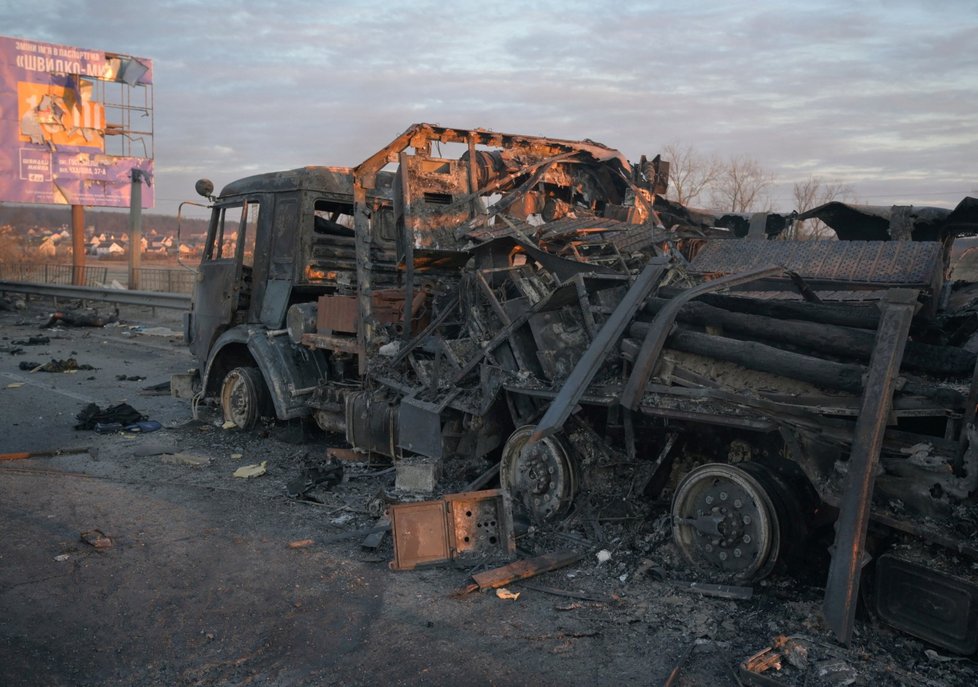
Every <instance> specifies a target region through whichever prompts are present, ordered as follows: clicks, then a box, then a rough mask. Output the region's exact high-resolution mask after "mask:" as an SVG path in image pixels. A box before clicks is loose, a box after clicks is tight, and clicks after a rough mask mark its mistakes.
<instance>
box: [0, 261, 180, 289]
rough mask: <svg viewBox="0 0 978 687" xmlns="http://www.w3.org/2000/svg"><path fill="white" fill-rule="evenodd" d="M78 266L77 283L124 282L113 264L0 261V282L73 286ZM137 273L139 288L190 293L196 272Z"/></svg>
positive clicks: (144, 269)
mask: <svg viewBox="0 0 978 687" xmlns="http://www.w3.org/2000/svg"><path fill="white" fill-rule="evenodd" d="M78 269H81V280H82V281H81V284H79V285H80V286H94V287H101V286H103V285H105V284H109V283H110V282H111V281H114V280H118V281H120V282H122V283H123V284H124V283H125V282H126V281H127V276H128V268H127V267H126V266H125V265H121V266H120V265H114V266H113V267H112V268H111V269H110V268H108V267H105V266H101V265H85V266H83V267H81V268H76V267H73V266H72V265H57V264H53V263H0V281H5V280H6V281H16V282H28V283H31V284H65V285H68V286H71V285H74V283H75V278H74V277H75V274H76V271H77V270H78ZM137 272H138V273H139V274H138V277H139V286H140V290H141V291H166V292H168V293H192V292H193V290H194V284H195V283H196V278H197V274H196V273H195V272H194V271H193V270H189V269H186V268H182V269H172V268H160V267H140V268H139V269H138V270H137Z"/></svg>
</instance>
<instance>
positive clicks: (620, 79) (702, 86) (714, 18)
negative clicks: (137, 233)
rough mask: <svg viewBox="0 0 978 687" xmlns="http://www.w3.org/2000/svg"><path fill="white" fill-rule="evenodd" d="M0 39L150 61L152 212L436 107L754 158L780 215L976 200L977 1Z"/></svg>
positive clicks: (37, 1)
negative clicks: (800, 191)
mask: <svg viewBox="0 0 978 687" xmlns="http://www.w3.org/2000/svg"><path fill="white" fill-rule="evenodd" d="M245 5H247V6H248V7H247V8H244V6H245ZM0 34H3V35H7V36H16V37H22V38H31V39H35V40H41V41H49V42H53V43H63V44H68V45H73V46H77V47H82V48H92V49H97V50H108V51H112V52H121V53H126V54H131V55H135V56H141V57H149V58H151V59H152V60H153V61H154V78H155V87H154V96H155V130H156V139H155V148H156V175H157V178H156V184H157V211H159V212H166V213H171V212H175V210H176V205H177V203H178V202H179V201H180V200H193V199H195V195H194V191H193V182H194V180H195V179H197V178H199V177H201V176H206V177H209V178H211V179H212V180H213V181H214V182H215V185H216V186H217V187H218V188H220V187H222V186H223V185H224V184H225V183H227V182H229V181H232V180H233V179H235V178H238V177H241V176H245V175H248V174H253V173H257V172H262V171H271V170H276V169H288V168H292V167H299V166H302V165H309V164H321V165H355V164H357V163H359V162H361V161H362V160H363V159H364V158H366V157H367V156H369V155H370V154H371V153H373V152H374V151H376V150H377V149H378V148H381V147H383V146H384V145H385V144H386V143H388V142H389V141H390V140H391V139H392V138H394V136H396V135H397V134H398V133H400V132H401V131H403V130H404V129H406V128H407V127H408V125H410V124H412V123H414V122H421V121H427V122H433V123H437V124H442V125H446V126H455V127H462V128H475V127H481V128H487V129H493V130H496V131H503V132H509V133H525V134H540V135H547V136H555V137H560V138H573V139H578V138H590V139H593V140H596V141H600V142H602V143H604V144H606V145H609V146H612V147H615V148H618V149H620V150H621V151H622V152H624V153H625V155H626V156H627V157H629V158H630V159H632V160H637V159H638V157H639V156H640V155H641V154H642V153H646V154H648V155H650V156H652V155H654V154H655V153H656V152H658V151H659V150H660V149H661V148H662V146H664V145H666V144H669V143H682V144H687V143H689V144H692V145H693V146H694V147H695V148H697V149H698V150H699V151H701V152H704V153H716V154H718V155H722V156H730V155H738V154H746V155H749V156H751V157H753V158H755V159H756V160H757V161H758V162H759V163H760V164H761V165H763V166H764V167H766V168H767V169H769V170H770V171H771V172H772V173H773V174H774V175H775V177H776V178H777V179H778V180H779V181H780V182H782V183H780V184H779V185H778V186H776V187H775V188H773V189H772V191H771V194H770V195H771V200H772V201H773V205H774V207H775V208H777V209H782V210H790V209H792V207H793V204H792V199H791V184H792V182H794V181H796V180H799V179H801V178H805V177H807V176H810V175H816V176H820V177H823V178H825V179H826V180H828V181H838V182H844V183H847V184H849V185H850V186H851V187H852V188H853V189H854V191H855V195H856V198H857V199H858V200H859V201H861V202H866V203H873V204H881V205H889V204H893V203H900V204H906V203H909V204H915V205H936V206H943V207H953V206H954V205H955V204H957V202H958V201H960V200H961V198H963V197H964V196H966V195H969V194H970V195H976V194H978V44H976V42H975V39H976V36H978V6H976V3H975V0H960V1H957V0H946V1H945V0H921V1H920V2H912V1H901V0H892V1H886V2H860V1H859V0H839V1H836V0H827V1H816V0H813V1H811V2H788V1H787V0H785V1H783V2H771V1H768V0H754V1H753V2H751V3H742V2H730V1H729V0H720V1H710V2H697V1H696V0H685V2H676V1H675V0H672V1H671V2H658V1H654V2H627V1H626V0H614V1H612V2H608V1H604V0H587V1H585V2H577V1H576V0H559V1H554V2H527V1H524V2H509V1H506V0H497V2H493V3H489V2H468V1H465V2H461V1H456V2H445V1H442V2H429V1H427V0H422V1H417V2H404V3H402V2H397V0H381V1H376V2H375V1H374V0H356V1H352V2H346V1H330V0H326V1H324V0H314V1H305V0H281V1H276V0H265V1H264V2H261V3H257V2H256V3H245V2H241V1H240V0H237V1H231V0H207V1H199V2H198V1H196V0H169V1H168V0H155V1H154V2H118V1H115V0H114V1H112V2H108V1H103V0H87V1H86V0H72V1H71V2H66V1H61V0H31V1H30V2H16V3H15V2H4V3H2V7H0Z"/></svg>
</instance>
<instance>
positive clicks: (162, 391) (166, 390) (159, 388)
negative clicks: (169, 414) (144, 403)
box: [140, 377, 170, 396]
mask: <svg viewBox="0 0 978 687" xmlns="http://www.w3.org/2000/svg"><path fill="white" fill-rule="evenodd" d="M144 379H145V377H144ZM140 394H141V395H142V396H169V395H170V382H160V383H159V384H150V385H149V386H144V387H143V388H142V389H140Z"/></svg>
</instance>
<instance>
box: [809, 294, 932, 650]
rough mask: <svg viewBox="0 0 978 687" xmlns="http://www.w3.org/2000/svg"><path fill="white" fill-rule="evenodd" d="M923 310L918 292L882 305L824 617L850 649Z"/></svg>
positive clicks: (889, 298) (888, 298)
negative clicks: (875, 507)
mask: <svg viewBox="0 0 978 687" xmlns="http://www.w3.org/2000/svg"><path fill="white" fill-rule="evenodd" d="M916 306H917V292H916V291H913V290H911V289H893V290H892V291H890V292H889V293H887V295H886V297H885V298H884V300H883V303H882V304H881V308H882V311H883V314H882V319H881V321H880V327H879V331H878V333H877V340H876V349H875V350H874V351H873V357H872V360H871V361H870V365H869V376H868V379H867V382H866V391H865V392H864V393H863V404H862V408H861V409H860V411H859V418H858V419H857V420H856V432H855V436H854V437H853V442H852V452H851V453H850V457H849V470H848V472H847V474H846V488H845V492H844V493H843V495H842V499H841V503H840V504H839V519H838V521H837V522H836V535H835V547H834V549H833V552H832V562H831V564H830V565H829V576H828V580H827V581H826V583H825V599H824V601H823V604H822V612H823V614H824V615H825V621H826V624H828V626H829V628H830V629H831V630H832V631H833V632H834V633H835V635H836V637H837V638H838V639H839V641H841V642H842V643H844V644H849V641H850V640H851V638H852V626H853V622H854V620H855V615H856V601H857V596H856V595H857V592H858V591H859V581H860V578H861V577H862V569H863V566H864V565H865V564H866V562H867V561H868V555H867V553H866V550H865V546H866V529H867V527H868V526H869V519H870V514H871V510H870V509H871V507H872V500H873V487H874V484H875V481H876V467H877V464H878V462H879V456H880V449H881V448H882V446H883V435H884V433H885V432H886V424H887V420H888V419H889V416H890V408H891V406H892V404H893V392H894V390H895V388H896V376H897V373H898V372H899V369H900V359H901V358H902V357H903V349H904V346H905V345H906V343H907V334H908V332H909V331H910V323H911V321H912V320H913V315H914V311H915V308H916Z"/></svg>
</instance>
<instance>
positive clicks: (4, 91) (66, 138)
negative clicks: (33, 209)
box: [0, 36, 153, 208]
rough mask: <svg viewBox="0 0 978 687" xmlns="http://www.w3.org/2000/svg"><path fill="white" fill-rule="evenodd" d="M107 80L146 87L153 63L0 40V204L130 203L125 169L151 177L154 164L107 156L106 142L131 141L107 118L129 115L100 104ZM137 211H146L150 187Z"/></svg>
mask: <svg viewBox="0 0 978 687" xmlns="http://www.w3.org/2000/svg"><path fill="white" fill-rule="evenodd" d="M109 83H111V84H112V88H113V89H115V91H119V92H121V89H127V88H128V89H139V88H145V87H147V86H149V85H151V84H152V83H153V65H152V62H151V61H150V60H147V59H143V58H136V57H130V56H127V55H116V54H114V53H106V52H102V51H98V50H83V49H81V48H72V47H69V46H65V45H56V44H54V43H42V42H39V41H32V40H27V39H22V38H8V37H5V36H0V201H9V202H14V203H39V204H50V203H55V204H67V205H96V206H113V207H128V206H129V194H130V180H131V178H132V174H131V171H132V169H133V168H138V169H140V170H142V171H143V172H145V173H146V175H147V177H146V178H149V179H152V175H153V160H152V158H151V157H132V156H128V155H110V154H106V138H107V137H110V136H130V132H129V131H127V130H126V129H125V127H124V126H123V125H122V124H121V123H113V122H111V121H107V117H106V113H107V111H108V112H109V119H111V118H112V116H113V115H120V114H128V113H127V112H125V111H123V110H121V109H120V108H117V107H115V106H114V105H112V104H109V103H107V102H106V97H105V94H106V93H107V92H108V88H107V86H106V84H109ZM127 102H128V100H127ZM121 118H122V119H128V117H121ZM150 128H151V127H150ZM141 133H142V134H148V135H149V136H151V135H152V132H151V131H150V132H141ZM149 154H150V155H151V153H149ZM142 206H143V207H144V208H151V207H153V188H152V186H150V187H144V188H143V192H142Z"/></svg>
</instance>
